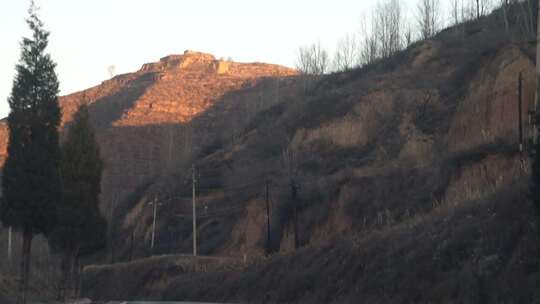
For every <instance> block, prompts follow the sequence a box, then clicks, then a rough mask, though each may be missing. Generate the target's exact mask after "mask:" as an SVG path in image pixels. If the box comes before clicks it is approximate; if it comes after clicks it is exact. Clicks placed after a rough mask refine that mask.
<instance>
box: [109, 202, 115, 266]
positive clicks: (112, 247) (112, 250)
mask: <svg viewBox="0 0 540 304" xmlns="http://www.w3.org/2000/svg"><path fill="white" fill-rule="evenodd" d="M115 207H116V194H114V195H113V199H112V202H111V209H110V215H109V217H110V219H109V225H110V227H111V230H110V231H111V232H110V236H111V264H114V223H113V220H114V208H115Z"/></svg>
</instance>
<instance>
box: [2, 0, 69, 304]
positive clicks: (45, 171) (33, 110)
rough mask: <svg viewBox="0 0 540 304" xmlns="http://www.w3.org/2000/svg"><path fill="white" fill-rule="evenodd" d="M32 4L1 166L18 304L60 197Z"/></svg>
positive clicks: (53, 116)
mask: <svg viewBox="0 0 540 304" xmlns="http://www.w3.org/2000/svg"><path fill="white" fill-rule="evenodd" d="M36 10H37V9H36V7H35V5H34V3H33V2H32V3H31V6H30V9H29V17H28V19H27V20H26V22H27V24H28V26H29V27H30V29H31V31H32V37H31V38H23V41H22V43H21V58H20V60H19V63H18V64H17V66H16V76H15V79H14V81H13V88H12V91H11V95H10V97H9V98H8V103H9V106H10V108H11V112H10V113H9V116H8V119H7V123H8V128H9V143H8V147H7V152H8V157H7V159H6V162H5V165H4V172H3V179H2V187H3V197H2V201H1V203H0V220H1V221H2V223H3V225H4V226H9V227H13V228H14V229H15V230H17V231H19V232H21V233H22V236H23V246H22V259H21V270H20V271H21V273H20V275H21V279H20V282H19V297H18V299H17V303H19V304H21V303H22V304H24V303H26V290H27V286H28V274H29V269H30V251H31V247H32V238H33V236H34V235H36V234H41V233H43V234H48V233H49V232H50V231H51V230H52V228H53V227H54V225H55V221H56V204H57V203H58V202H59V201H60V199H61V197H62V189H61V182H60V174H59V167H60V147H59V143H58V126H59V124H60V117H61V113H60V108H59V106H58V80H57V77H56V73H55V66H56V65H55V63H54V62H53V61H52V60H51V57H50V55H49V54H46V53H45V49H46V48H47V44H48V37H49V32H47V31H46V30H45V29H44V28H43V23H42V22H41V20H40V19H39V17H38V16H37V12H36Z"/></svg>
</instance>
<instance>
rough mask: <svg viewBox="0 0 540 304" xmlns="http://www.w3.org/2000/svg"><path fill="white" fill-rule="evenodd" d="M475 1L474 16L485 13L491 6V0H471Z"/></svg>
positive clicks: (478, 17) (477, 16)
mask: <svg viewBox="0 0 540 304" xmlns="http://www.w3.org/2000/svg"><path fill="white" fill-rule="evenodd" d="M473 1H475V2H476V18H477V19H480V17H481V16H484V15H486V14H487V13H488V12H489V10H490V9H491V7H492V3H491V0H473Z"/></svg>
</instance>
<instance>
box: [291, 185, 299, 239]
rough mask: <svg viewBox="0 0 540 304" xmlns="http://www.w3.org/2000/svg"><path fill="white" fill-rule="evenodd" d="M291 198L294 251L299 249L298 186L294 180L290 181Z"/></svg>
mask: <svg viewBox="0 0 540 304" xmlns="http://www.w3.org/2000/svg"><path fill="white" fill-rule="evenodd" d="M291 196H292V200H293V203H294V207H293V209H294V210H293V224H294V249H298V248H300V242H299V240H298V185H297V184H296V181H295V180H294V179H291Z"/></svg>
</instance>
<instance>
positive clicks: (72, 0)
mask: <svg viewBox="0 0 540 304" xmlns="http://www.w3.org/2000/svg"><path fill="white" fill-rule="evenodd" d="M375 2H376V1H375V0H333V1H328V0H298V1H293V0H286V1H285V0H272V1H255V0H227V1H219V0H214V1H211V0H196V1H180V0H152V1H149V0H92V1H76V0H47V1H45V0H36V3H37V5H38V6H40V7H41V10H40V15H41V18H42V20H43V21H44V23H45V25H46V28H47V29H48V30H50V31H51V36H50V45H49V49H48V51H49V52H50V53H51V54H52V57H53V59H54V60H55V61H56V62H57V64H58V68H57V73H58V75H59V79H60V83H61V85H60V87H61V94H62V95H65V94H68V93H72V92H75V91H79V90H82V89H85V88H88V87H90V86H94V85H96V84H99V83H100V82H101V81H103V80H105V79H107V78H109V76H108V72H107V67H108V66H109V65H112V64H114V65H115V66H116V73H117V74H119V73H126V72H133V71H136V70H138V69H139V68H140V66H141V65H142V64H143V63H146V62H153V61H157V60H159V58H161V57H163V56H166V55H169V54H178V53H182V52H183V51H184V50H186V49H192V50H197V51H203V52H208V53H212V54H214V55H215V56H216V57H218V58H219V57H228V56H230V57H232V58H233V59H234V60H235V61H242V62H251V61H261V62H269V63H277V64H282V65H286V66H294V61H295V56H296V51H297V49H298V47H299V46H300V45H305V44H308V43H312V42H315V41H321V43H322V44H323V45H324V46H326V47H327V48H328V49H331V48H332V47H333V46H334V45H335V44H336V42H337V40H339V39H340V38H341V37H343V36H344V35H346V34H348V33H354V32H358V29H359V27H360V18H361V17H362V16H363V15H365V14H367V13H368V12H369V11H370V9H371V6H373V5H374V4H375ZM402 2H403V3H404V4H405V6H406V7H408V9H409V11H412V10H414V9H415V7H416V4H415V3H416V0H402ZM28 3H29V1H21V0H16V1H15V0H13V1H11V0H10V1H8V0H5V1H3V4H0V37H1V40H0V41H1V44H0V70H1V71H2V72H1V73H0V117H4V116H6V115H7V113H8V111H9V107H8V105H7V101H6V99H7V96H8V95H9V93H10V91H11V86H12V79H13V75H14V67H15V64H16V62H17V60H18V58H19V51H20V50H19V43H20V41H21V38H22V36H23V35H27V34H28V29H27V26H26V24H25V22H24V20H25V18H26V16H27V9H28Z"/></svg>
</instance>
